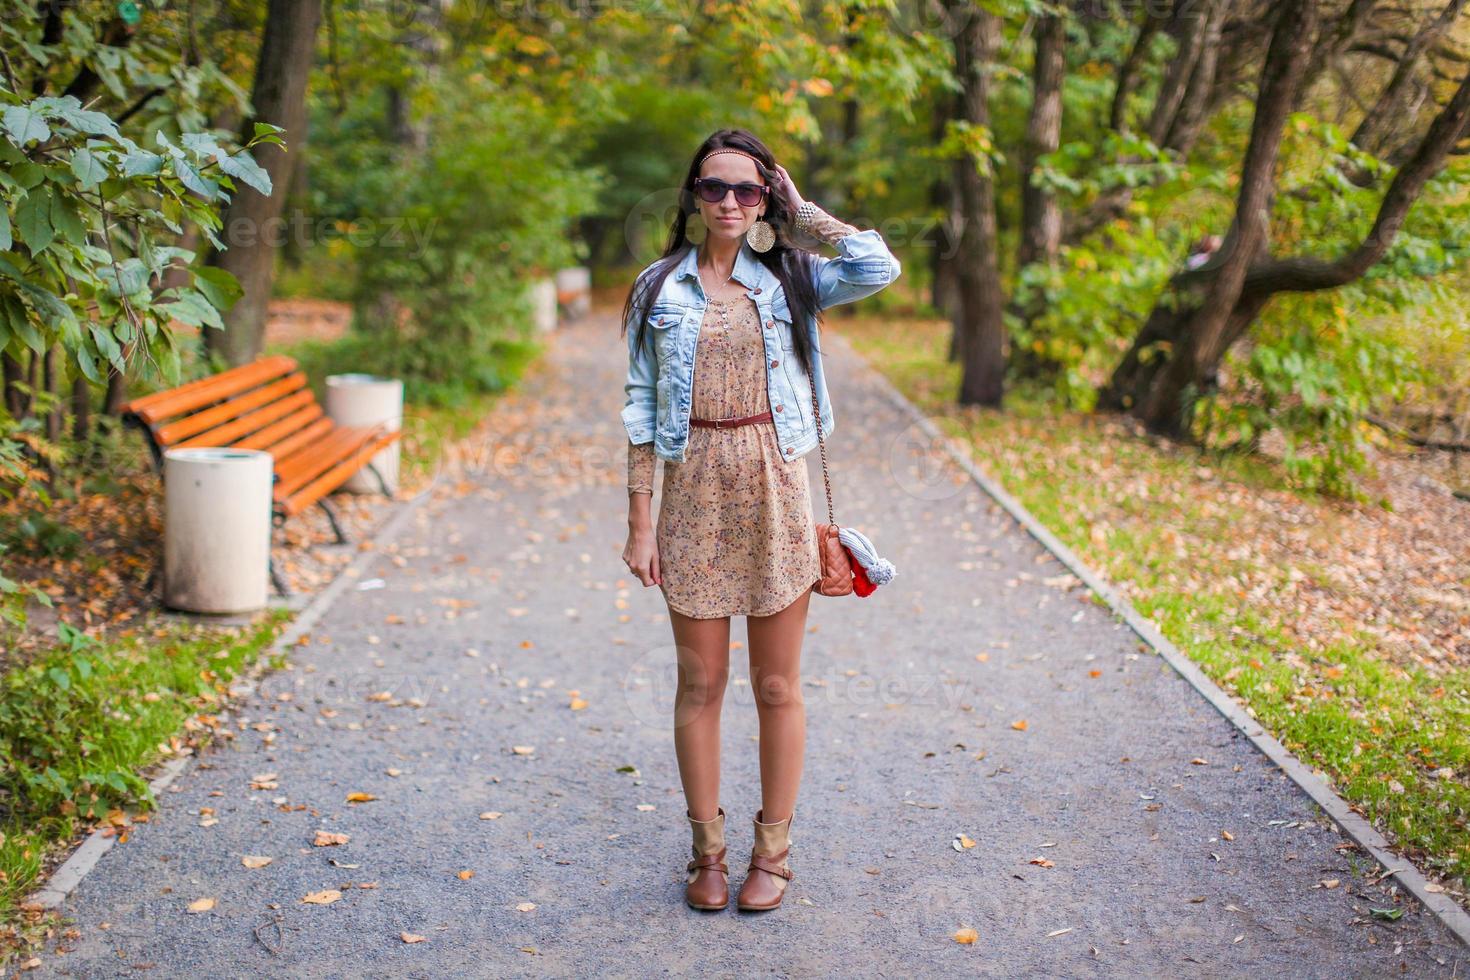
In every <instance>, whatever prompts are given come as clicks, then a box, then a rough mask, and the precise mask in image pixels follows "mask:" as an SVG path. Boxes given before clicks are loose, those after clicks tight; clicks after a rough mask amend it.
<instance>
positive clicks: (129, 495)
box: [0, 299, 453, 671]
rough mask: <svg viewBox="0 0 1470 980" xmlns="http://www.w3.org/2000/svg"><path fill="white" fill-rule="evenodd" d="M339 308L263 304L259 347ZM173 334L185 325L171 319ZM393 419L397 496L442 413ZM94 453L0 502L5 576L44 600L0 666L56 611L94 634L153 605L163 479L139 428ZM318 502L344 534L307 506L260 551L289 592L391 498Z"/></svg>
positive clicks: (434, 453) (416, 487) (332, 333)
mask: <svg viewBox="0 0 1470 980" xmlns="http://www.w3.org/2000/svg"><path fill="white" fill-rule="evenodd" d="M347 316H348V307H347V306H346V305H345V304H342V303H334V302H328V301H325V300H304V299H283V300H276V301H273V302H272V303H271V319H270V322H269V325H268V328H267V347H268V352H271V353H274V352H276V351H289V350H290V348H291V346H292V345H295V344H299V343H302V342H304V341H308V340H317V341H321V340H331V339H333V338H335V337H338V336H340V335H341V334H342V332H343V331H344V330H345V328H346V323H347ZM180 332H181V333H185V334H187V333H189V332H190V331H189V328H186V327H182V326H180ZM312 380H313V381H314V382H315V381H318V380H319V379H315V378H313V379H312ZM135 393H137V392H135ZM404 416H405V418H404V426H403V432H404V435H403V440H402V442H403V445H402V449H401V459H402V465H401V467H400V477H401V479H400V485H399V488H398V492H397V495H396V497H397V499H406V498H408V497H411V496H413V495H414V494H415V493H417V492H418V491H420V490H422V489H423V488H424V487H425V486H427V485H428V483H429V481H431V480H432V479H433V477H434V475H435V472H436V471H437V469H438V466H439V462H438V459H439V455H440V452H441V449H442V446H443V445H444V444H445V443H446V442H447V441H449V440H450V439H452V437H453V433H452V432H449V431H447V430H448V429H450V428H452V426H451V425H450V424H449V420H447V419H445V418H444V417H443V413H432V412H423V411H420V410H418V409H415V408H413V407H408V408H405V412H404ZM105 453H106V460H105V465H93V466H88V467H76V468H74V475H73V476H71V477H70V478H69V479H68V480H66V481H65V486H64V487H62V488H60V489H59V490H58V492H56V493H54V494H52V499H50V500H42V499H39V498H38V497H36V496H33V495H30V496H20V497H16V498H14V499H10V500H5V499H0V530H3V533H4V537H5V543H6V544H8V545H9V546H10V547H9V550H8V551H7V552H6V553H5V556H4V562H5V574H6V575H7V576H8V577H9V578H12V579H14V580H16V581H18V582H22V583H25V584H29V585H35V586H38V587H40V588H41V589H42V590H43V591H45V593H46V594H47V595H48V596H49V597H50V599H51V602H52V604H53V605H52V607H51V608H48V607H46V606H45V605H42V604H40V603H37V602H32V603H30V604H29V606H28V607H27V618H28V623H27V626H26V628H25V629H24V630H21V631H18V632H15V631H12V632H10V633H9V634H7V635H5V636H4V638H3V639H4V642H0V671H4V670H7V669H9V668H11V667H14V666H16V665H18V664H19V663H23V662H26V661H27V660H28V659H29V658H30V657H32V656H34V655H35V654H36V653H37V652H38V651H40V650H42V649H45V648H47V647H49V646H51V645H53V644H54V643H55V642H56V623H57V621H58V619H59V620H61V621H64V622H66V623H68V624H70V625H72V626H74V627H76V628H77V629H80V630H83V631H84V632H87V633H89V634H91V635H94V636H101V635H103V634H105V633H106V632H108V631H109V630H111V629H113V628H116V627H122V626H126V625H127V624H129V623H131V622H132V621H133V620H134V619H135V618H136V617H138V616H139V615H140V614H141V613H143V612H145V611H148V610H156V609H159V608H161V603H162V588H163V587H162V575H163V518H164V498H163V485H162V483H161V482H160V480H159V478H158V476H157V475H156V474H155V473H154V472H153V469H152V466H151V463H150V461H149V455H148V450H147V448H146V446H145V444H144V440H143V437H142V435H141V434H140V433H138V432H136V431H134V430H124V431H121V432H118V433H116V434H115V435H114V437H113V438H112V439H111V440H110V442H109V445H108V448H107V449H106V450H105ZM330 499H331V503H332V506H333V507H334V508H335V509H336V511H337V514H338V517H339V520H340V521H341V524H342V527H343V530H344V531H345V532H346V534H347V536H348V538H349V539H350V542H351V543H349V544H347V545H338V544H336V543H335V542H336V536H335V535H334V534H333V532H332V528H331V524H330V522H329V521H328V519H327V516H326V514H325V512H324V511H323V510H322V509H321V508H320V507H312V508H309V509H308V510H307V511H306V512H304V513H302V514H299V515H297V516H296V517H293V518H292V519H291V520H289V521H287V522H286V523H285V525H284V526H282V527H279V528H276V529H275V530H274V531H273V533H272V537H271V542H272V545H271V558H272V560H273V562H274V563H275V565H276V567H277V568H278V569H279V570H280V571H281V573H282V574H283V576H284V577H285V579H286V581H287V584H288V586H289V587H290V589H291V590H292V592H294V593H297V594H299V595H301V594H304V595H310V594H311V593H314V592H316V591H318V590H319V589H321V588H322V587H323V586H325V585H326V584H327V583H329V582H330V581H331V580H332V578H333V577H334V576H335V575H336V574H337V571H338V570H340V569H341V568H342V566H344V565H345V564H346V563H347V562H349V561H350V560H351V558H352V555H353V553H354V551H355V549H356V547H357V546H358V543H360V542H363V541H365V540H370V539H371V536H372V529H373V528H374V527H376V526H377V525H378V524H379V523H381V521H382V520H383V519H384V517H385V516H386V515H387V513H388V512H389V510H390V509H391V507H392V504H393V501H392V500H390V499H388V498H386V497H384V496H382V495H381V494H349V493H343V492H339V493H335V494H333V495H332V496H331V498H330Z"/></svg>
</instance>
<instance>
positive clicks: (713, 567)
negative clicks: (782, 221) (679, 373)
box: [628, 210, 857, 619]
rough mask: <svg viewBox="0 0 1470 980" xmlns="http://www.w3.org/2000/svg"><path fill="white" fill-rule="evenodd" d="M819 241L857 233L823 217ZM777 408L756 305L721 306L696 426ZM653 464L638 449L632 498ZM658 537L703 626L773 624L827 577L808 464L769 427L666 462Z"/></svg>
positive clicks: (682, 608) (709, 441)
mask: <svg viewBox="0 0 1470 980" xmlns="http://www.w3.org/2000/svg"><path fill="white" fill-rule="evenodd" d="M809 231H810V233H811V234H812V235H813V236H815V237H817V238H818V239H820V240H823V241H827V242H829V243H830V242H832V241H835V240H836V239H837V238H840V237H841V236H842V235H844V234H851V233H853V232H855V231H857V229H856V228H854V227H853V226H852V225H848V224H845V223H843V222H841V221H838V220H837V219H836V218H833V217H832V216H831V215H828V214H827V213H826V212H825V211H821V210H818V212H817V217H816V219H815V220H814V221H813V223H812V225H811V227H810V229H809ZM814 356H815V352H814ZM770 407H771V401H770V393H769V392H768V391H767V390H766V368H765V344H764V343H763V341H762V339H761V324H760V311H759V309H758V308H757V307H756V305H755V301H754V300H752V299H751V298H750V297H749V296H746V295H743V294H742V295H739V296H735V297H731V298H729V299H716V300H711V301H710V303H709V305H708V306H707V307H706V308H705V314H704V319H703V322H702V323H701V324H700V327H699V339H698V343H697V344H696V346H695V353H694V378H693V390H692V392H691V405H690V417H691V418H698V419H717V418H736V417H741V416H746V415H756V414H759V413H760V412H764V411H767V410H768V409H770ZM654 462H655V456H654V452H653V443H651V442H645V443H633V442H632V441H629V443H628V490H629V492H634V493H636V492H646V493H652V492H653V469H654ZM655 537H656V541H657V544H658V557H659V570H660V572H661V574H662V577H663V582H662V584H661V585H660V588H661V589H662V591H663V594H664V598H665V600H666V601H667V602H668V605H669V608H670V609H673V610H674V611H675V612H679V613H683V614H684V615H686V616H692V617H695V618H698V619H712V618H717V617H722V616H734V615H743V616H769V615H771V614H772V613H777V612H780V611H781V610H783V609H785V608H786V607H787V606H789V605H790V604H791V603H792V602H794V601H795V600H796V599H797V598H799V597H800V596H801V594H802V593H803V592H807V591H810V590H811V588H812V587H813V586H814V585H816V583H817V581H818V580H819V579H820V578H821V573H822V565H821V559H820V558H819V556H818V554H817V537H816V523H815V519H814V517H813V514H812V501H811V491H810V488H809V484H808V480H807V464H806V459H805V458H801V459H794V460H787V459H784V458H783V457H782V454H781V447H780V443H779V442H778V441H777V438H776V425H775V422H773V421H771V420H769V419H768V420H766V421H762V422H754V423H750V424H748V425H737V426H733V427H730V428H713V427H707V426H695V425H691V426H690V427H689V442H688V450H687V452H686V454H685V459H684V461H683V462H672V461H669V460H664V479H663V495H662V498H661V500H660V505H659V511H658V519H657V522H656V527H655Z"/></svg>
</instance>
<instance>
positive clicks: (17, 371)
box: [0, 353, 25, 420]
mask: <svg viewBox="0 0 1470 980" xmlns="http://www.w3.org/2000/svg"><path fill="white" fill-rule="evenodd" d="M0 372H3V374H4V378H5V411H7V412H9V413H10V417H11V418H13V419H17V420H18V419H20V418H21V416H23V415H25V400H24V397H25V396H23V395H22V394H21V391H20V388H18V387H17V386H16V383H17V382H18V381H20V380H21V379H22V378H23V377H25V369H24V368H23V367H22V366H21V363H20V361H18V360H16V359H15V358H13V357H11V356H10V354H8V353H5V354H0Z"/></svg>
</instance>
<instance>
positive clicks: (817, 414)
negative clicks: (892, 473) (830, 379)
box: [807, 351, 837, 524]
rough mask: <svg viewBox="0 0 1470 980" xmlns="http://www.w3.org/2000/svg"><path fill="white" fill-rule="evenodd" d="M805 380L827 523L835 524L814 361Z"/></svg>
mask: <svg viewBox="0 0 1470 980" xmlns="http://www.w3.org/2000/svg"><path fill="white" fill-rule="evenodd" d="M812 354H813V357H817V358H819V357H821V356H822V355H821V353H820V352H819V351H813V352H812ZM807 380H808V381H810V382H811V383H812V416H813V417H814V418H815V419H816V420H817V447H818V448H819V449H820V450H821V451H822V482H823V483H824V484H826V486H827V523H828V524H836V523H837V521H836V519H835V518H834V517H833V516H832V480H831V478H830V477H829V476H828V475H827V443H826V441H825V440H823V439H822V407H821V406H820V405H818V404H817V372H816V365H815V362H814V363H813V365H812V370H811V371H808V372H807Z"/></svg>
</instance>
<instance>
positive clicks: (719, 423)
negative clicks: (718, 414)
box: [715, 415, 740, 429]
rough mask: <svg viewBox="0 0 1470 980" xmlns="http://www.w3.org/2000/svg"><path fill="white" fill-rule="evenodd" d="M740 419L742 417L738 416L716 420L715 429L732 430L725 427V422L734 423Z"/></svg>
mask: <svg viewBox="0 0 1470 980" xmlns="http://www.w3.org/2000/svg"><path fill="white" fill-rule="evenodd" d="M739 417H740V416H738V415H731V416H730V417H729V418H724V419H715V428H716V429H728V428H730V426H728V425H724V424H723V423H725V422H734V421H735V420H736V419H737V418H739Z"/></svg>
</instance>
